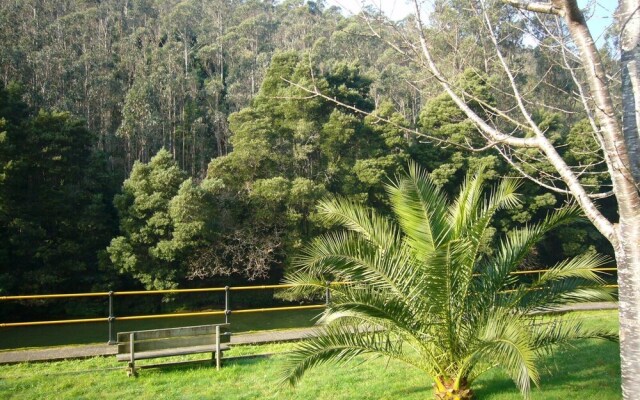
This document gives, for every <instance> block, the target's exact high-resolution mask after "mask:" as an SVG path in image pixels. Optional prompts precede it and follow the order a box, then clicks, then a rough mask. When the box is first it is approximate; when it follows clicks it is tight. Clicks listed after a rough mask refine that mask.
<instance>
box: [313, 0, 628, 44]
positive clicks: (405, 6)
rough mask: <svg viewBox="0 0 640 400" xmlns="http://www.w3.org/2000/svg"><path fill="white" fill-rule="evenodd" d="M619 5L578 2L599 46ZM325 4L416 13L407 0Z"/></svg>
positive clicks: (331, 0)
mask: <svg viewBox="0 0 640 400" xmlns="http://www.w3.org/2000/svg"><path fill="white" fill-rule="evenodd" d="M429 3H430V2H429V1H424V0H422V1H420V4H421V5H422V7H423V9H429V8H431V7H430V6H429ZM617 3H618V2H617V1H611V0H578V5H579V6H580V8H582V9H583V11H584V14H585V17H586V18H587V24H588V25H589V29H590V30H591V34H592V36H593V38H594V39H595V40H596V43H597V44H598V46H601V45H602V44H604V37H605V31H606V29H607V28H608V27H609V26H611V25H612V24H613V22H614V19H613V13H614V11H615V9H616V7H617ZM325 4H326V5H327V6H328V7H331V6H337V7H339V8H341V9H343V10H344V13H345V14H346V15H353V14H357V13H359V12H360V11H361V10H362V7H363V6H372V7H374V9H378V10H381V11H382V12H383V13H384V14H385V15H386V16H387V17H389V18H391V19H393V20H401V19H403V18H405V17H406V16H407V15H409V14H412V13H413V12H414V5H413V1H407V0H365V1H362V0H326V2H325ZM532 44H533V43H532Z"/></svg>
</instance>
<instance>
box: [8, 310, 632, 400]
mask: <svg viewBox="0 0 640 400" xmlns="http://www.w3.org/2000/svg"><path fill="white" fill-rule="evenodd" d="M578 315H580V316H581V317H583V318H584V319H585V324H587V325H589V326H599V327H608V328H617V313H616V312H615V311H591V312H582V313H579V314H578ZM290 348H291V344H272V345H264V346H242V347H236V348H234V349H232V350H230V352H229V353H228V354H226V355H228V356H237V355H243V354H255V353H265V352H275V353H279V354H276V355H274V356H271V357H269V358H253V359H242V360H235V361H228V362H227V363H226V365H225V367H224V368H223V369H222V370H220V371H216V370H215V368H212V367H211V366H210V365H208V364H207V363H200V364H190V365H184V366H177V367H165V368H153V369H143V370H141V371H140V377H139V378H137V379H134V378H127V376H126V374H125V372H124V366H123V364H124V363H117V362H116V361H115V357H108V358H103V357H97V358H92V359H88V360H76V361H63V362H51V363H33V364H28V363H25V364H19V365H12V366H0V398H3V399H44V398H53V397H55V398H57V399H58V398H66V399H101V398H121V399H128V398H137V399H185V398H187V399H222V398H224V399H332V400H337V399H425V398H431V390H430V382H428V381H427V380H425V377H424V376H423V375H422V374H421V373H420V372H419V371H417V370H413V369H411V368H407V367H405V366H404V365H403V364H400V363H396V362H393V361H391V362H388V360H386V359H375V360H373V361H371V362H367V363H352V364H348V365H340V366H335V365H324V366H322V367H319V368H316V369H314V370H311V372H310V373H309V374H308V375H306V376H305V378H304V379H303V380H302V382H301V384H300V385H299V386H298V387H296V388H295V389H291V388H289V387H287V386H281V385H279V384H278V380H279V376H280V374H281V368H282V365H283V363H284V360H285V357H286V354H285V353H283V352H286V351H287V350H288V349H290ZM196 358H197V357H196ZM363 360H364V359H363ZM156 361H157V360H156ZM152 362H153V361H152ZM542 364H543V365H544V368H543V369H544V371H545V372H544V373H543V376H542V385H541V387H540V388H538V389H534V390H533V395H532V398H533V399H536V400H537V399H540V400H542V399H549V400H550V399H578V398H579V399H580V400H588V399H602V400H607V399H619V398H620V397H621V394H620V361H619V357H618V345H617V344H616V343H610V342H602V341H595V340H588V341H580V342H576V343H575V344H574V346H572V347H571V348H566V349H562V350H559V351H558V352H557V353H556V354H555V355H554V356H553V357H550V358H547V359H544V360H542ZM476 393H477V395H478V398H479V399H491V400H507V399H520V398H521V397H520V396H519V394H518V391H517V390H516V389H515V386H514V384H513V383H512V382H511V380H510V379H509V378H508V377H506V376H505V375H503V374H501V373H499V372H497V371H494V372H490V373H488V374H486V375H485V376H484V378H483V379H482V380H479V381H477V383H476Z"/></svg>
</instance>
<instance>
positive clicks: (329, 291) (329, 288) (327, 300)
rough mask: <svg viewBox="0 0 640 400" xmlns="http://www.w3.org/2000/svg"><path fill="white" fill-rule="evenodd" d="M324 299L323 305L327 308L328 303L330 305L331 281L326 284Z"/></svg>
mask: <svg viewBox="0 0 640 400" xmlns="http://www.w3.org/2000/svg"><path fill="white" fill-rule="evenodd" d="M324 297H325V305H326V306H327V307H329V303H331V281H328V282H327V288H326V289H325V293H324Z"/></svg>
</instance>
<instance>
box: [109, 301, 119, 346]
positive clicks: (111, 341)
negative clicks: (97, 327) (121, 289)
mask: <svg viewBox="0 0 640 400" xmlns="http://www.w3.org/2000/svg"><path fill="white" fill-rule="evenodd" d="M115 321H116V317H115V316H114V315H113V290H110V291H109V341H108V342H107V344H111V345H114V344H116V343H117V342H116V340H115V338H114V336H113V334H114V331H113V328H114V326H113V325H114V324H115Z"/></svg>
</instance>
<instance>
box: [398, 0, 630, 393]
mask: <svg viewBox="0 0 640 400" xmlns="http://www.w3.org/2000/svg"><path fill="white" fill-rule="evenodd" d="M473 3H474V6H475V7H477V9H478V11H479V13H480V15H481V17H482V18H483V20H484V29H486V31H487V34H488V37H489V38H490V40H491V41H492V43H493V45H494V46H493V47H494V51H495V53H494V54H493V56H494V57H495V59H496V60H497V64H498V65H499V66H500V67H501V68H502V70H503V74H504V76H505V78H506V79H507V80H508V83H509V95H510V96H512V98H513V101H514V103H515V107H516V109H517V110H518V113H519V115H518V116H517V117H513V116H512V115H513V114H512V113H508V112H500V110H494V114H495V115H497V116H500V117H503V118H506V119H509V121H508V122H509V124H508V125H510V126H513V125H514V124H515V125H517V126H518V128H519V129H517V130H515V131H505V130H503V129H501V128H500V125H499V124H496V123H492V122H491V121H487V120H486V119H483V118H482V117H481V116H480V115H478V114H477V113H475V112H474V111H473V109H472V108H471V107H469V99H468V98H467V97H466V96H464V94H461V93H460V91H459V90H456V88H455V87H454V86H453V85H452V81H451V80H450V79H449V78H448V77H447V76H445V74H443V73H442V71H441V69H440V67H439V65H438V60H436V59H434V57H433V51H432V49H431V48H430V45H429V36H428V34H427V32H426V28H425V23H424V21H423V16H422V15H421V7H420V4H419V2H418V1H417V0H414V5H415V12H416V14H415V22H416V31H417V34H418V36H419V44H418V45H414V44H411V43H410V44H409V46H408V48H409V49H411V48H414V49H415V48H418V49H419V56H420V58H421V59H422V61H423V63H424V65H425V67H426V69H427V70H428V71H429V72H430V74H432V75H433V77H435V79H436V80H437V81H438V83H439V84H440V85H441V86H442V88H443V89H444V90H445V91H446V92H447V93H448V94H449V96H450V97H451V98H452V100H453V101H454V102H455V103H456V104H457V106H458V107H459V108H460V109H461V110H462V111H464V112H465V114H466V115H467V117H468V118H470V119H471V120H472V121H473V122H474V123H475V124H476V125H477V127H478V128H479V130H480V131H481V132H482V134H483V135H484V137H485V138H486V140H487V141H488V143H490V144H492V145H493V146H494V147H496V148H498V149H500V151H501V153H502V154H503V155H504V156H505V157H509V155H510V154H513V149H517V148H529V149H534V150H536V151H537V152H538V153H539V155H540V156H541V157H543V158H544V159H546V161H548V162H549V163H550V164H551V165H552V166H553V168H554V169H555V172H556V177H557V178H559V180H561V181H562V182H563V183H564V188H559V187H557V186H553V187H551V186H548V187H550V188H553V189H557V190H564V191H566V192H568V193H570V194H571V195H572V196H573V198H574V199H575V200H576V201H577V203H578V204H579V205H580V207H581V208H582V209H583V210H584V213H585V215H586V216H587V218H588V219H589V220H590V221H591V222H592V223H593V225H594V226H595V227H596V228H597V229H598V231H600V233H601V234H602V235H603V236H604V237H606V238H607V239H608V241H609V242H610V243H611V244H612V246H613V248H614V251H615V257H616V262H617V266H618V283H619V303H620V351H621V363H622V392H623V396H624V398H625V399H635V398H637V395H638V393H640V195H639V192H638V188H639V186H638V185H639V183H640V151H639V150H640V148H639V142H640V138H639V136H638V125H639V121H640V114H639V111H640V70H639V67H640V66H639V65H638V63H639V62H640V53H639V51H640V50H639V47H638V40H639V38H640V10H639V1H638V0H620V1H619V5H618V19H619V20H618V26H619V35H620V36H619V43H620V66H621V74H620V76H621V104H622V112H619V111H618V110H617V109H616V106H615V105H616V101H615V93H612V87H613V84H612V76H614V75H615V73H612V72H611V71H606V70H605V63H604V62H603V60H602V58H601V54H600V52H599V51H598V49H597V48H596V45H595V43H594V39H593V37H592V35H591V33H590V31H589V28H588V26H587V23H586V21H585V17H584V15H583V13H582V11H581V10H580V8H579V7H578V4H577V1H576V0H551V1H546V2H545V1H539V2H537V1H527V0H501V3H502V4H503V5H504V6H509V7H516V8H518V9H520V10H525V11H526V12H532V13H543V14H547V15H550V16H552V17H553V18H554V19H555V21H556V22H557V23H558V24H559V25H558V26H560V30H557V31H556V32H561V31H562V29H565V30H566V32H567V33H568V34H567V37H566V38H565V37H561V35H555V34H553V32H552V31H551V30H549V31H547V32H548V34H549V37H551V38H552V39H553V40H554V42H555V45H556V46H557V49H560V51H559V54H561V55H562V57H563V60H561V62H562V63H564V64H565V65H566V66H567V68H568V69H569V70H570V71H571V73H572V76H573V77H574V79H575V83H576V86H577V88H578V90H577V94H578V95H579V99H580V102H581V103H582V105H583V106H584V111H585V113H586V115H587V116H589V117H590V120H591V123H592V127H593V129H594V131H595V135H596V138H597V140H598V143H599V144H600V147H601V150H602V154H603V155H604V161H605V162H606V166H607V171H608V175H609V177H610V180H611V186H612V187H611V189H612V193H613V195H614V196H615V199H616V201H617V211H618V218H617V220H612V219H608V218H607V217H605V215H603V214H602V213H601V211H600V210H599V209H598V207H597V205H596V202H595V200H594V198H597V197H600V196H599V195H602V194H597V193H590V191H589V188H588V187H585V185H584V184H583V183H582V182H581V180H580V176H579V175H580V173H581V172H579V171H577V170H576V168H573V167H572V166H570V165H568V163H567V162H566V161H565V160H564V159H563V158H562V157H561V156H560V153H559V151H558V149H557V148H556V147H554V144H553V143H552V141H551V140H550V139H549V138H547V137H546V136H545V132H544V131H543V129H541V128H540V126H538V125H537V124H536V123H535V122H534V120H533V118H532V117H531V115H532V113H531V110H530V109H529V108H530V105H532V104H535V102H531V101H530V100H528V99H527V97H526V95H525V94H523V92H522V90H521V87H519V85H518V80H517V79H516V74H515V73H514V72H513V67H512V66H511V65H509V62H508V57H507V55H505V54H503V50H502V46H501V45H500V37H499V34H498V33H496V29H497V27H496V26H495V25H494V23H493V21H492V20H491V19H490V15H489V13H488V11H487V10H488V8H489V7H490V6H491V5H492V4H489V3H490V0H486V1H483V0H479V1H475V2H473ZM531 18H538V17H537V16H532V17H531ZM565 39H567V40H565ZM416 54H418V53H416ZM572 65H575V67H572ZM516 118H517V119H516ZM503 126H504V125H503ZM514 132H520V133H521V132H527V133H529V134H527V135H522V134H516V133H514ZM513 165H514V166H517V165H518V164H517V163H515V162H514V163H513ZM540 183H542V182H540Z"/></svg>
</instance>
